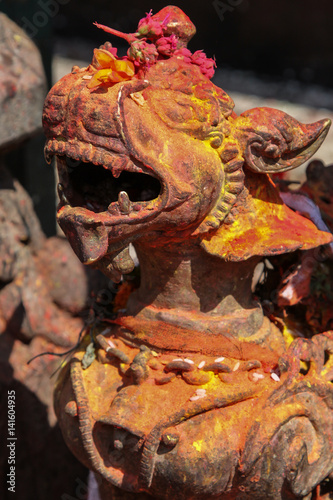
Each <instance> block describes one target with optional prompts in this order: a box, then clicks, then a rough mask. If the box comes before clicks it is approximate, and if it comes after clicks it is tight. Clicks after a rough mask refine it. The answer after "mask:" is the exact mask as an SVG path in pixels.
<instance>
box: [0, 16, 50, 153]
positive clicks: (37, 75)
mask: <svg viewBox="0 0 333 500" xmlns="http://www.w3.org/2000/svg"><path fill="white" fill-rule="evenodd" d="M45 93H46V81H45V76H44V71H43V67H42V62H41V57H40V54H39V52H38V49H37V47H36V46H35V44H34V43H33V42H32V41H31V40H30V38H29V37H28V36H27V35H26V34H25V33H24V31H23V30H22V29H21V28H19V27H18V26H17V25H16V24H15V23H13V22H12V21H11V20H10V19H9V18H8V17H7V16H6V15H5V14H3V13H0V148H1V149H4V148H8V147H11V146H12V145H13V144H15V143H17V142H19V141H21V140H23V139H25V138H26V137H29V136H31V135H32V134H34V133H35V132H37V131H39V130H40V129H41V111H42V104H41V103H42V102H43V98H44V96H45Z"/></svg>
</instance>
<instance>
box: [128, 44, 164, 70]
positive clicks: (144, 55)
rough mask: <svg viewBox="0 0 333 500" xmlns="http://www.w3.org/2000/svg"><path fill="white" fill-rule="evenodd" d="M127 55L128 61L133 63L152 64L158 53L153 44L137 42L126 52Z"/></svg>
mask: <svg viewBox="0 0 333 500" xmlns="http://www.w3.org/2000/svg"><path fill="white" fill-rule="evenodd" d="M127 55H128V57H129V59H131V60H133V61H135V63H141V64H142V63H143V64H153V63H154V62H155V61H156V59H157V57H158V52H157V50H156V47H155V45H154V44H153V43H147V42H144V41H141V40H139V41H137V42H133V43H132V44H131V46H130V48H129V49H128V51H127ZM136 65H137V64H136Z"/></svg>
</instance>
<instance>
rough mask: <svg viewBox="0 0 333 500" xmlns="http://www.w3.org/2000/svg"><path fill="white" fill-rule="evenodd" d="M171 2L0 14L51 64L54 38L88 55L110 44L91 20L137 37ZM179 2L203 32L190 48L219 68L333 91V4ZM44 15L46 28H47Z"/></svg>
mask: <svg viewBox="0 0 333 500" xmlns="http://www.w3.org/2000/svg"><path fill="white" fill-rule="evenodd" d="M167 4H168V2H166V1H153V0H137V1H135V0H122V1H121V2H116V1H110V0H2V1H1V2H0V9H1V10H3V11H4V12H6V13H7V14H8V15H9V16H10V17H11V18H12V19H13V20H15V21H16V22H17V23H18V24H19V25H21V26H23V27H25V28H26V30H27V32H28V33H29V34H33V37H34V38H35V40H36V41H37V43H38V44H39V45H40V47H41V49H42V51H43V53H44V54H45V59H46V62H47V63H49V62H50V59H49V57H46V54H48V55H49V54H50V51H51V50H52V47H53V42H54V39H59V37H61V38H63V39H67V40H68V46H67V52H68V54H70V53H71V52H72V54H73V55H74V56H75V51H77V39H79V38H80V39H81V40H82V42H83V43H84V47H85V48H86V50H88V47H89V45H91V47H94V46H96V45H98V44H100V43H103V42H104V41H105V38H106V37H107V35H105V34H103V33H102V32H100V31H99V30H97V29H96V28H95V27H94V26H93V25H92V22H93V21H95V20H96V21H98V22H101V23H103V24H106V25H109V26H113V27H114V28H117V29H120V30H121V31H126V32H131V31H134V29H135V27H136V25H137V22H138V20H139V19H140V18H141V17H143V16H144V14H145V12H148V11H149V10H150V9H151V8H152V9H153V12H157V11H158V10H159V9H161V8H162V7H164V6H166V5H167ZM175 4H176V5H178V6H179V7H180V8H181V9H183V10H184V11H185V12H186V13H187V15H188V16H189V17H190V18H191V20H192V21H193V22H194V24H195V25H196V27H197V35H196V36H195V38H194V39H193V41H192V42H191V47H190V48H191V50H192V51H194V50H197V49H199V48H202V49H204V50H205V51H206V52H207V54H208V55H210V56H212V55H215V56H216V61H217V64H218V66H219V67H221V68H222V67H225V66H230V67H234V68H238V69H239V68H240V69H247V70H252V71H254V72H256V73H258V74H261V75H267V76H271V77H273V78H297V79H299V80H300V81H303V82H308V83H317V84H321V85H325V86H329V87H331V86H333V36H332V35H333V4H332V2H331V1H330V0H317V1H316V2H314V1H313V0H293V1H290V0H225V1H222V0H217V1H216V0H215V1H208V2H206V1H203V0H193V1H190V0H178V2H175ZM38 13H39V15H38ZM43 14H44V16H43ZM45 16H47V17H48V22H47V23H45V22H43V17H44V19H45ZM32 26H34V27H35V29H33V27H32ZM52 34H53V37H54V38H53V39H52ZM118 42H119V40H118V41H117V42H115V43H117V44H118ZM82 50H84V48H82ZM88 56H89V54H88V53H87V57H88ZM48 65H49V64H48Z"/></svg>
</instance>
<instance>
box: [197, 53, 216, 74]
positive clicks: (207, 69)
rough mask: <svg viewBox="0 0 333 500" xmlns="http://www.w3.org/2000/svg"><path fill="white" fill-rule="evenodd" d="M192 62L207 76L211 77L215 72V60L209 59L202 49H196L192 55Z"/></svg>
mask: <svg viewBox="0 0 333 500" xmlns="http://www.w3.org/2000/svg"><path fill="white" fill-rule="evenodd" d="M192 63H193V64H196V65H197V66H199V68H200V71H201V73H202V74H203V75H205V76H206V77H207V78H212V77H213V76H214V73H215V69H214V68H216V62H215V60H214V59H210V58H208V57H207V56H206V54H205V53H204V52H203V51H202V50H197V51H196V52H194V54H193V55H192Z"/></svg>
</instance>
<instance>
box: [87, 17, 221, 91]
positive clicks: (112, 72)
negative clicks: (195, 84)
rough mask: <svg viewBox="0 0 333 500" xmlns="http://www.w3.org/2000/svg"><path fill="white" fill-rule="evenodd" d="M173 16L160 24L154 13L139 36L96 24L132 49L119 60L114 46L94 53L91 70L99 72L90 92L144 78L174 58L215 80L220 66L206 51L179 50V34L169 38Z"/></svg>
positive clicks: (142, 22)
mask: <svg viewBox="0 0 333 500" xmlns="http://www.w3.org/2000/svg"><path fill="white" fill-rule="evenodd" d="M168 18H169V16H168V15H166V17H165V18H164V19H163V21H159V20H156V19H155V16H153V15H152V11H150V12H149V13H148V14H147V15H146V17H144V18H143V19H141V20H140V22H139V24H138V28H137V31H136V33H129V34H127V33H122V32H120V31H118V30H115V29H113V28H109V27H108V26H104V25H103V24H98V23H94V24H95V26H97V28H100V29H102V30H104V31H106V32H107V33H111V34H112V35H116V36H118V37H120V38H123V39H125V40H126V41H127V42H128V43H129V45H130V47H129V49H128V51H127V55H126V56H124V57H122V58H119V57H118V56H117V49H116V48H115V47H112V45H111V43H110V42H107V43H105V44H104V45H102V46H101V48H99V49H95V50H94V58H93V62H92V65H91V67H92V68H93V69H95V70H96V72H95V73H94V75H93V76H92V78H91V79H90V81H89V83H88V85H87V86H88V88H89V89H96V88H98V87H100V86H110V85H113V84H115V83H119V82H122V81H126V80H131V79H132V78H133V77H137V78H144V75H145V73H146V71H147V70H148V69H149V67H150V66H152V65H153V64H155V63H156V62H157V61H159V60H163V59H166V58H170V57H177V58H181V59H183V61H184V62H185V63H189V64H195V65H196V66H198V67H199V68H200V71H201V73H202V74H203V75H204V76H206V77H207V78H209V79H210V78H212V77H213V76H214V72H215V70H214V68H215V67H216V63H215V60H214V59H210V58H208V57H207V56H206V54H205V53H204V52H203V51H202V50H197V51H196V52H194V53H193V54H192V52H191V51H190V50H189V49H187V48H186V47H181V48H178V45H179V44H178V37H177V36H176V35H175V34H171V35H169V36H166V35H167V30H168Z"/></svg>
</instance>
